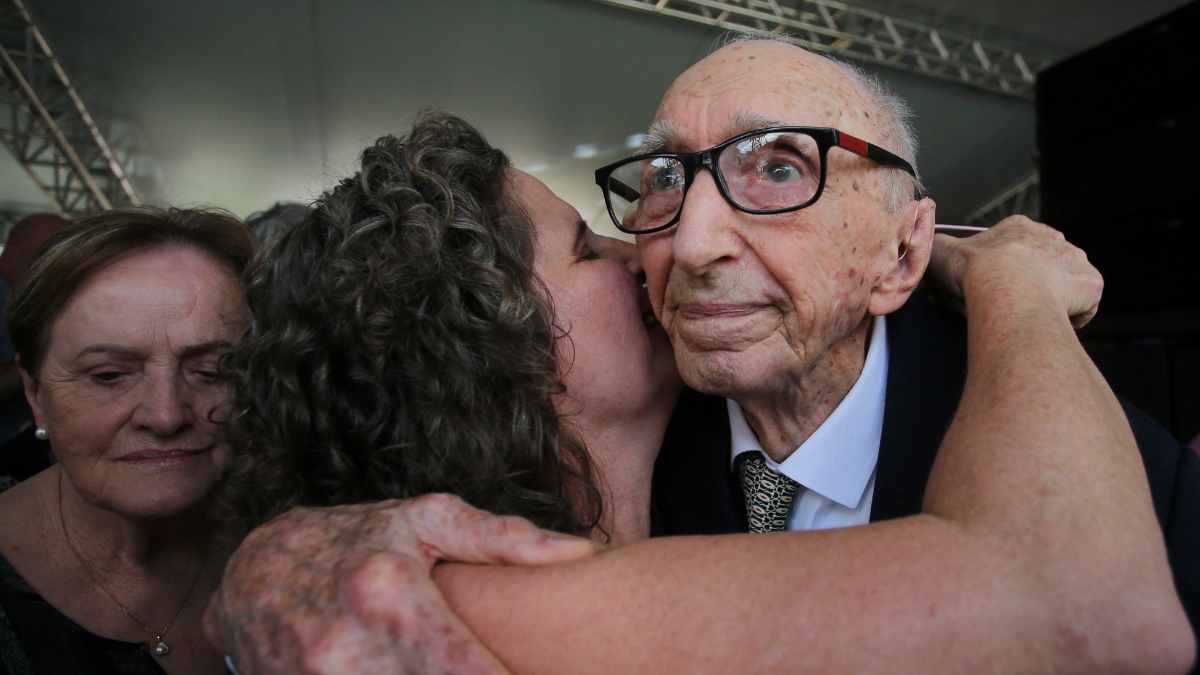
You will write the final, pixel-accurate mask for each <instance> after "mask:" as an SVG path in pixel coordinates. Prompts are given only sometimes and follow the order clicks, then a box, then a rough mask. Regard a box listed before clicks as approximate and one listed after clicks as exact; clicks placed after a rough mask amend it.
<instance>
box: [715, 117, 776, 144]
mask: <svg viewBox="0 0 1200 675" xmlns="http://www.w3.org/2000/svg"><path fill="white" fill-rule="evenodd" d="M786 126H791V125H789V124H788V123H787V122H782V121H780V120H777V119H772V118H770V117H767V116H766V115H760V114H758V113H752V112H740V113H738V114H737V115H736V116H735V117H734V118H733V120H732V121H731V122H730V123H729V124H728V125H726V126H725V129H724V131H723V133H722V135H721V138H722V139H725V138H733V137H734V136H737V135H738V134H744V133H746V132H747V131H754V130H756V129H766V128H767V127H786Z"/></svg>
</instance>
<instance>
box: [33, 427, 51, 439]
mask: <svg viewBox="0 0 1200 675" xmlns="http://www.w3.org/2000/svg"><path fill="white" fill-rule="evenodd" d="M33 437H34V438H36V439H38V440H39V441H44V440H46V439H47V438H50V434H48V433H46V430H45V429H43V428H42V427H38V428H37V429H35V430H34V432H33Z"/></svg>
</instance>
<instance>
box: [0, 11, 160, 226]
mask: <svg viewBox="0 0 1200 675" xmlns="http://www.w3.org/2000/svg"><path fill="white" fill-rule="evenodd" d="M0 73H2V75H3V77H0V79H2V80H3V81H4V82H5V83H7V84H8V87H7V88H4V89H3V90H0V142H3V144H4V145H5V146H7V147H8V149H9V150H10V151H11V152H12V154H13V156H14V157H15V158H16V159H17V161H18V162H19V163H20V164H21V166H22V167H23V168H24V169H25V171H26V172H27V173H28V174H29V176H30V177H31V178H32V179H33V180H34V182H35V183H37V185H38V187H40V188H41V189H42V191H43V192H45V193H46V195H47V196H48V197H49V198H50V199H51V201H53V202H54V203H55V204H57V205H58V207H59V208H60V209H61V210H62V211H63V212H64V213H66V214H70V215H79V214H84V213H90V212H94V211H100V210H104V209H108V208H112V207H114V206H121V205H126V204H137V203H138V201H139V200H138V196H137V193H136V192H135V191H134V189H133V185H132V184H131V183H130V182H129V178H128V176H126V174H125V170H124V169H123V168H122V166H121V163H120V161H118V159H117V155H116V154H115V153H114V152H113V149H112V147H111V146H110V145H109V143H108V141H107V140H106V139H105V137H104V134H102V133H101V131H100V128H99V126H97V124H96V121H95V120H94V119H93V118H92V115H91V114H90V113H89V112H88V110H87V107H86V106H85V105H84V104H83V100H82V99H81V98H80V97H79V94H78V93H76V91H75V88H74V87H73V86H72V85H71V81H70V79H69V78H68V77H67V73H66V71H65V70H63V67H62V65H61V64H60V63H59V62H58V60H57V59H56V58H55V57H54V53H53V52H52V51H51V50H50V45H49V44H48V43H47V42H46V38H45V37H44V36H43V35H42V32H41V30H39V29H38V27H37V25H36V24H35V23H34V21H33V17H32V16H31V15H30V13H29V9H28V8H27V7H26V6H25V2H24V0H0Z"/></svg>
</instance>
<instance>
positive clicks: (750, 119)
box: [638, 112, 791, 154]
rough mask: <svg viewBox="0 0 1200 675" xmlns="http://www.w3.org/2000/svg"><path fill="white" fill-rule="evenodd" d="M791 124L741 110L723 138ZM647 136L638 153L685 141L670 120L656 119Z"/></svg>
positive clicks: (669, 147) (667, 148) (675, 147)
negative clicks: (680, 137)
mask: <svg viewBox="0 0 1200 675" xmlns="http://www.w3.org/2000/svg"><path fill="white" fill-rule="evenodd" d="M786 126H791V125H789V124H788V123H787V122H782V121H780V120H777V119H772V118H770V117H767V116H766V115H760V114H758V113H752V112H740V113H738V114H737V115H736V116H735V117H734V118H733V120H732V121H731V122H730V123H729V124H727V125H726V126H725V128H724V130H723V131H722V135H721V139H722V140H724V139H726V138H733V137H734V136H737V135H738V134H744V133H746V132H747V131H754V130H755V129H765V128H767V127H786ZM645 136H646V137H645V138H644V139H643V140H642V145H641V147H640V148H638V154H649V153H654V152H666V151H670V150H679V149H680V147H681V146H682V145H683V143H682V142H681V141H680V140H679V133H678V131H677V130H676V128H675V125H674V124H672V123H671V122H670V120H656V121H655V122H654V123H653V124H651V125H650V128H649V129H648V130H647V131H646V134H645Z"/></svg>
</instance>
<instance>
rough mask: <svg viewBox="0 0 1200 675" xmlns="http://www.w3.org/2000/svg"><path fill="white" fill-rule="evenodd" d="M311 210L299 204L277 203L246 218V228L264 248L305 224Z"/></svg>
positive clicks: (305, 205)
mask: <svg viewBox="0 0 1200 675" xmlns="http://www.w3.org/2000/svg"><path fill="white" fill-rule="evenodd" d="M311 210H312V209H311V208H310V207H309V206H308V205H307V204H300V203H299V202H275V204H274V205H273V206H271V208H269V209H267V210H266V211H259V212H258V213H252V214H250V217H248V218H246V226H247V227H249V228H250V234H252V235H254V239H255V240H256V241H257V242H258V243H259V245H260V246H262V245H265V244H269V243H270V242H272V241H274V240H275V239H276V238H278V237H279V235H281V234H283V233H284V232H287V231H288V230H289V229H291V228H292V227H295V226H296V225H298V224H300V223H301V222H303V221H304V219H305V218H306V217H307V216H308V214H309V212H310V211H311Z"/></svg>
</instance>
